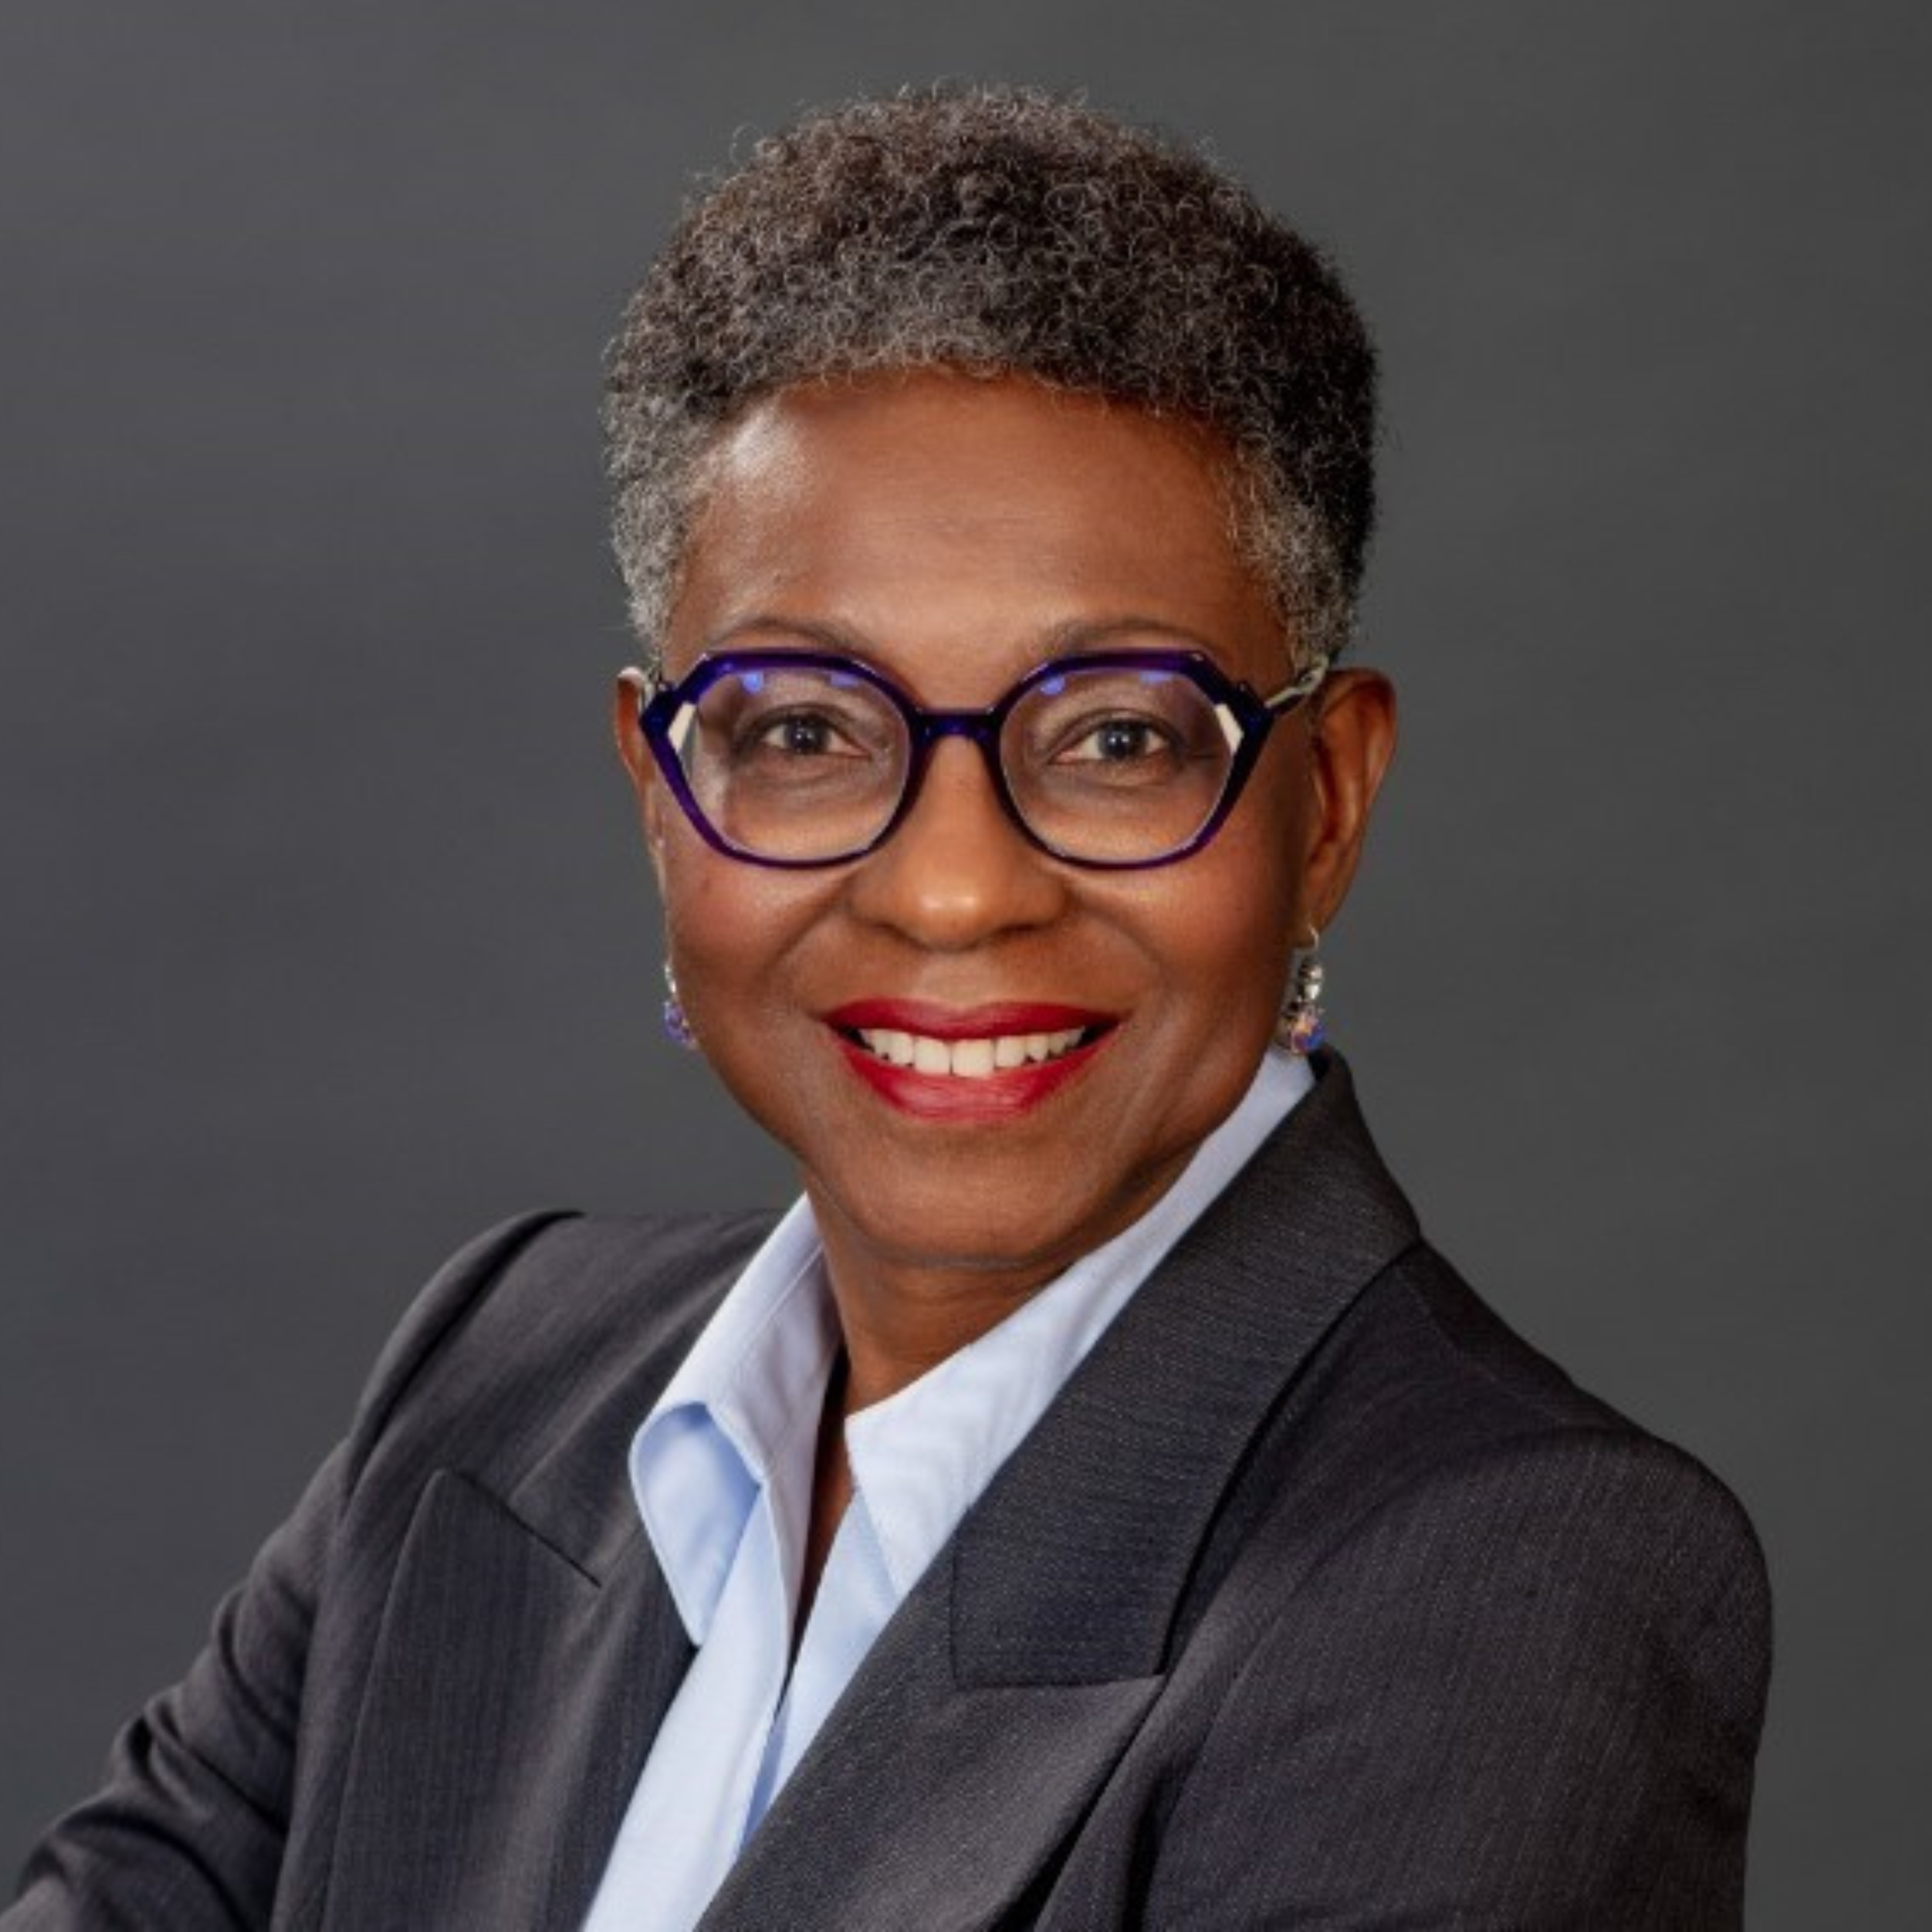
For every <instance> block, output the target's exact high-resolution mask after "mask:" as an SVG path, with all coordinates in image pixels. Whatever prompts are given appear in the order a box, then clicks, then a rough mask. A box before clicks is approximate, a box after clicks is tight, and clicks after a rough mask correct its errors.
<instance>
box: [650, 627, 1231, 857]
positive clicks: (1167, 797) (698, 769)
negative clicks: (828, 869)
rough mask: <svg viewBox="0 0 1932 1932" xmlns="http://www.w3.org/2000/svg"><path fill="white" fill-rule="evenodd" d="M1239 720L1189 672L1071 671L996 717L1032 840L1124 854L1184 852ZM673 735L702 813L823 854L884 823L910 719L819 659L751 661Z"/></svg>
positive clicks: (733, 832) (908, 752)
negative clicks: (782, 662) (793, 663)
mask: <svg viewBox="0 0 1932 1932" xmlns="http://www.w3.org/2000/svg"><path fill="white" fill-rule="evenodd" d="M670 739H671V743H672V745H673V749H674V750H675V751H676V754H677V757H678V760H679V763H680V765H681V766H682V770H683V773H684V776H685V781H686V783H687V784H688V786H689V787H690V790H691V796H692V797H693V798H694V800H695V801H696V802H697V806H698V808H699V809H700V811H702V812H703V814H704V816H705V817H706V818H707V819H708V820H709V821H710V822H711V824H712V826H713V827H714V828H715V829H716V830H717V831H718V832H719V833H720V834H721V835H722V836H723V837H724V839H725V840H726V841H728V842H729V843H730V844H732V845H733V846H735V847H737V848H738V849H739V850H741V851H743V852H746V853H751V854H753V855H754V856H759V857H763V858H769V859H792V860H799V859H802V860H812V859H829V858H832V857H835V856H841V855H843V854H845V853H853V852H856V851H859V850H862V849H863V848H864V847H866V846H867V845H869V844H871V842H872V841H874V839H875V838H877V837H878V835H880V832H883V830H884V829H885V828H886V826H887V825H888V824H889V823H890V822H891V820H892V815H893V814H894V813H895V811H897V810H898V807H899V803H900V801H901V799H902V797H903V796H904V792H905V787H906V784H907V776H908V774H909V773H910V770H911V768H912V739H911V733H910V728H909V727H908V725H907V721H906V718H905V717H904V715H903V714H902V713H901V711H900V710H899V709H898V706H896V705H895V704H894V703H892V700H890V699H889V697H886V694H884V693H883V691H880V690H878V689H877V688H875V687H874V685H871V683H869V682H867V681H866V680H865V679H862V678H860V677H856V676H853V675H852V674H851V673H850V672H844V671H839V670H832V669H827V668H826V667H821V666H817V665H801V666H798V667H789V666H775V665H772V664H769V663H767V664H763V665H760V666H758V667H755V668H754V667H742V668H740V669H737V670H733V671H731V672H729V673H727V674H726V675H724V676H721V677H719V678H718V679H717V680H716V681H715V682H713V683H712V684H711V685H709V688H707V689H706V690H705V691H704V692H703V694H702V695H701V696H700V697H699V698H698V700H697V702H696V703H695V704H694V705H688V706H681V707H680V708H679V712H678V714H677V715H676V717H675V718H673V721H672V722H671V725H670ZM1240 739H1241V730H1240V727H1238V725H1237V724H1235V722H1234V721H1233V720H1232V718H1229V716H1228V715H1226V712H1223V710H1222V709H1220V707H1218V706H1217V705H1216V704H1215V703H1214V702H1213V700H1211V698H1210V697H1209V696H1208V694H1207V692H1206V691H1204V690H1202V688H1201V687H1200V686H1199V685H1197V684H1196V683H1195V682H1193V679H1190V677H1188V676H1186V675H1185V674H1184V673H1178V672H1175V671H1173V670H1168V669H1166V668H1160V669H1134V668H1129V667H1121V666H1119V665H1116V664H1108V665H1099V666H1094V667H1067V669H1065V670H1062V671H1059V672H1056V673H1055V674H1054V675H1053V676H1051V677H1048V678H1045V679H1042V680H1040V682H1037V683H1036V684H1034V685H1031V686H1030V687H1029V688H1028V690H1027V691H1026V692H1025V694H1024V695H1023V696H1022V697H1021V699H1020V700H1019V702H1018V703H1016V704H1015V705H1014V706H1013V708H1012V709H1010V711H1009V712H1007V715H1006V717H1005V719H1004V723H1003V726H1002V729H1001V733H1000V740H999V760H1000V766H1001V772H1002V774H1003V775H1004V779H1005V782H1006V786H1007V791H1008V793H1009V795H1010V798H1011V800H1012V802H1013V806H1014V808H1015V809H1016V811H1018V813H1019V815H1020V817H1021V818H1022V820H1024V821H1025V823H1026V824H1027V826H1028V828H1029V829H1031V831H1032V832H1034V835H1035V836H1036V837H1037V838H1040V839H1041V840H1042V841H1044V842H1045V843H1046V844H1047V845H1049V847H1052V849H1053V850H1055V851H1058V852H1059V853H1062V854H1064V856H1067V857H1068V858H1071V859H1085V860H1089V861H1098V862H1115V863H1129V864H1131V863H1134V862H1140V861H1144V860H1146V859H1153V858H1158V857H1160V856H1163V855H1164V854H1166V853H1169V852H1173V851H1176V850H1179V849H1180V848H1181V847H1182V846H1184V845H1185V844H1187V843H1188V842H1189V841H1190V840H1191V839H1192V838H1193V837H1194V836H1195V835H1196V833H1197V832H1199V831H1200V829H1201V828H1202V826H1204V825H1205V823H1207V822H1208V819H1209V818H1210V817H1211V815H1212V814H1213V813H1214V808H1215V807H1216V805H1217V804H1218V803H1219V802H1220V798H1221V794H1222V793H1223V790H1225V788H1226V784H1227V781H1228V776H1229V771H1230V769H1231V768H1232V764H1233V762H1234V754H1235V747H1236V746H1237V745H1238V743H1239V742H1240Z"/></svg>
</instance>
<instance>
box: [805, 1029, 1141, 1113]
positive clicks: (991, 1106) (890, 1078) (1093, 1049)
mask: <svg viewBox="0 0 1932 1932" xmlns="http://www.w3.org/2000/svg"><path fill="white" fill-rule="evenodd" d="M820 1018H821V1019H823V1021H824V1022H825V1023H826V1025H828V1026H829V1027H830V1028H832V1029H833V1031H835V1033H836V1034H837V1035H838V1045H839V1047H840V1049H841V1052H843V1053H844V1057H845V1062H846V1064H847V1066H848V1067H850V1068H851V1069H852V1070H853V1073H856V1075H857V1076H859V1079H862V1080H863V1081H864V1082H865V1084H866V1085H868V1087H870V1088H871V1089H872V1091H874V1093H875V1094H878V1095H879V1097H880V1098H881V1099H882V1100H885V1101H886V1102H887V1103H889V1104H890V1105H891V1106H894V1107H895V1108H897V1109H898V1110H899V1111H900V1112H902V1113H907V1114H913V1115H919V1117H921V1118H924V1119H928V1120H941V1121H997V1120H1006V1119H1011V1118H1013V1117H1014V1116H1016V1115H1019V1114H1023V1113H1025V1112H1027V1111H1028V1110H1029V1109H1031V1108H1033V1107H1035V1106H1038V1105H1039V1104H1040V1103H1041V1102H1042V1101H1043V1100H1046V1098H1047V1097H1049V1095H1050V1094H1055V1093H1058V1091H1059V1090H1060V1089H1061V1088H1063V1087H1064V1086H1065V1085H1067V1083H1068V1082H1070V1081H1071V1080H1074V1079H1078V1078H1079V1076H1080V1075H1081V1074H1082V1073H1084V1072H1085V1070H1086V1069H1087V1068H1088V1067H1090V1066H1091V1064H1093V1061H1094V1056H1095V1055H1097V1053H1099V1052H1100V1051H1101V1050H1102V1049H1103V1048H1104V1047H1105V1046H1106V1043H1107V1042H1108V1041H1109V1040H1110V1039H1111V1038H1112V1036H1113V1032H1114V1028H1115V1016H1113V1015H1112V1014H1111V1013H1097V1012H1096V1011H1094V1010H1093V1009H1092V1008H1091V1007H1071V1006H1066V1005H1063V1004H1058V1003H1057V1002H1049V1001H997V1002H995V1003H992V1004H989V1005H986V1006H980V1007H941V1006H935V1005H932V1004H929V1003H928V1002H926V1001H920V1000H883V999H876V1000H854V1001H850V1002H849V1003H848V1004H846V1005H844V1006H842V1007H834V1008H833V1009H832V1010H831V1011H830V1012H829V1013H823V1014H821V1015H820ZM861 1028H862V1029H864V1030H865V1031H867V1032H868V1033H871V1032H892V1033H907V1034H918V1035H922V1036H923V1037H925V1038H926V1039H929V1040H992V1039H996V1038H998V1037H1001V1036H1002V1035H1005V1036H1012V1035H1014V1034H1040V1033H1071V1032H1073V1031H1075V1030H1076V1028H1077V1029H1079V1031H1082V1033H1084V1034H1085V1035H1086V1037H1085V1039H1084V1040H1082V1041H1081V1042H1080V1043H1079V1045H1078V1046H1074V1047H1072V1048H1070V1049H1068V1050H1067V1052H1064V1053H1061V1054H1058V1055H1055V1057H1054V1058H1052V1059H1051V1060H1043V1061H1034V1060H1029V1061H1025V1062H1024V1063H1023V1064H1022V1065H1020V1066H1018V1067H996V1068H995V1070H993V1071H992V1073H989V1074H983V1075H981V1076H978V1077H977V1078H975V1077H973V1076H968V1075H965V1074H958V1073H920V1072H919V1070H917V1069H916V1068H915V1067H901V1066H899V1065H898V1064H895V1062H893V1061H889V1060H884V1059H881V1058H880V1056H879V1055H877V1054H875V1053H874V1052H872V1051H871V1049H870V1048H868V1047H867V1046H864V1045H862V1043H860V1042H859V1040H858V1039H857V1038H856V1035H857V1034H858V1033H859V1031H860V1029H861Z"/></svg>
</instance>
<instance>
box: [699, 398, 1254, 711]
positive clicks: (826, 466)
mask: <svg viewBox="0 0 1932 1932" xmlns="http://www.w3.org/2000/svg"><path fill="white" fill-rule="evenodd" d="M1225 479H1226V467H1225V464H1224V463H1223V459H1222V457H1221V455H1220V451H1219V449H1218V448H1217V446H1216V445H1214V443H1212V442H1211V440H1209V439H1208V437H1206V436H1205V434H1200V433H1199V432H1196V431H1194V430H1193V429H1192V428H1190V427H1187V426H1185V425H1178V424H1175V423H1172V422H1166V421H1163V420H1161V419H1156V418H1154V417H1153V416H1149V415H1148V414H1147V413H1145V412H1143V411H1142V410H1136V409H1133V408H1130V407H1122V406H1118V405H1110V404H1106V403H1105V402H1102V401H1095V400H1093V399H1091V398H1084V397H1076V396H1071V395H1065V394H1063V393H1061V392H1056V391H1052V390H1049V389H1044V388H1043V387H1041V386H1039V385H1037V384H1035V383H1030V382H1026V381H1023V380H1014V379H1006V380H998V381H980V380H974V379H973V378H971V377H963V376H954V375H941V374H920V375H916V376H895V377H885V378H875V379H871V380H865V381H862V382H856V383H841V384H838V385H835V386H834V385H817V386H811V387H808V388H805V387H801V388H799V389H790V390H787V391H784V392H780V393H778V394H777V395H774V396H772V397H769V398H765V399H764V400H763V401H760V403H758V404H756V405H754V407H752V408H751V410H749V411H748V413H746V414H745V416H742V418H740V419H739V421H738V422H736V423H735V424H734V425H733V426H732V427H731V428H730V429H728V430H727V431H726V432H725V433H724V435H723V437H721V440H720V442H719V443H718V446H716V447H715V449H714V451H713V452H712V456H711V458H710V461H709V469H708V475H707V479H706V490H705V493H704V496H703V508H702V509H701V511H700V514H699V517H698V519H697V523H696V526H695V528H694V532H693V535H692V538H691V547H690V550H689V553H688V556H687V559H686V567H685V574H684V580H683V583H682V586H681V589H680V592H679V598H678V601H677V604H676V609H675V610H674V612H673V620H672V624H671V628H670V637H669V638H668V639H667V643H668V645H669V646H670V649H669V655H670V657H671V658H672V659H673V664H674V665H675V664H677V663H679V662H684V661H688V660H689V659H690V658H691V657H694V656H695V655H697V652H699V651H700V650H702V649H705V648H706V647H707V646H715V645H716V644H718V643H721V642H722V641H723V640H725V639H726V638H727V637H744V636H745V635H746V634H761V633H765V632H769V631H784V629H785V628H787V627H792V628H799V629H803V630H807V631H813V632H816V633H818V634H832V635H836V636H838V637H841V638H843V639H844V640H846V641H847V642H848V643H850V644H851V645H852V646H854V647H856V648H859V649H862V650H863V651H864V652H865V654H866V655H869V656H871V657H873V658H874V659H875V660H876V661H879V662H880V663H881V664H883V665H885V666H886V667H888V668H890V669H894V670H898V671H899V672H900V673H901V674H903V675H904V676H907V679H908V680H909V682H912V683H913V685H915V686H916V688H920V689H921V690H922V694H923V695H925V696H926V697H927V698H928V699H929V700H930V701H935V702H944V701H949V700H950V699H951V698H952V697H955V696H958V697H960V698H961V699H962V701H971V700H976V699H977V698H979V697H982V696H983V694H984V686H985V684H986V681H987V680H988V679H999V678H1002V677H1010V676H1013V675H1016V674H1017V673H1019V671H1021V670H1025V669H1026V668H1027V667H1028V666H1030V665H1031V664H1033V663H1034V662H1037V661H1038V659H1039V658H1040V656H1042V655H1046V652H1047V650H1048V649H1049V648H1051V647H1052V644H1053V643H1054V642H1055V640H1057V639H1058V638H1061V637H1066V636H1070V635H1072V636H1077V635H1078V634H1079V633H1080V632H1081V631H1082V629H1083V628H1095V627H1103V626H1106V625H1118V624H1121V623H1122V622H1130V623H1135V624H1138V625H1141V626H1143V627H1145V628H1147V629H1148V630H1149V631H1157V632H1158V631H1166V632H1169V633H1171V634H1175V635H1176V636H1179V637H1184V638H1186V639H1187V640H1190V641H1193V642H1196V643H1199V645H1201V646H1204V647H1205V648H1207V649H1209V650H1210V652H1211V653H1212V654H1213V655H1214V656H1216V657H1217V658H1219V659H1220V660H1221V661H1222V662H1223V664H1224V666H1225V667H1226V668H1227V669H1229V670H1231V671H1232V672H1233V673H1235V674H1236V675H1238V676H1250V677H1256V678H1267V677H1270V676H1274V675H1275V674H1277V673H1278V672H1279V670H1280V668H1281V667H1282V665H1283V664H1284V662H1285V661H1286V640H1284V639H1283V637H1282V634H1281V632H1280V625H1279V622H1278V621H1277V619H1276V618H1275V616H1274V612H1273V608H1272V606H1271V603H1270V601H1269V599H1268V597H1267V596H1266V595H1265V592H1264V591H1263V589H1262V586H1261V585H1260V584H1259V582H1258V581H1257V580H1256V577H1255V575H1254V574H1253V572H1252V571H1250V569H1249V568H1247V566H1246V565H1244V564H1243V562H1241V559H1240V558H1239V557H1238V555H1237V553H1236V552H1235V547H1234V543H1233V540H1232V521H1231V517H1230V513H1229V497H1228V493H1227V489H1226V480H1225ZM969 685H970V686H971V687H973V688H971V689H968V686H969ZM949 687H950V688H949Z"/></svg>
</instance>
